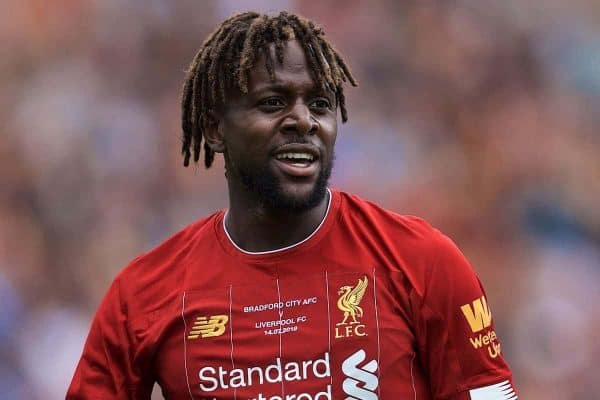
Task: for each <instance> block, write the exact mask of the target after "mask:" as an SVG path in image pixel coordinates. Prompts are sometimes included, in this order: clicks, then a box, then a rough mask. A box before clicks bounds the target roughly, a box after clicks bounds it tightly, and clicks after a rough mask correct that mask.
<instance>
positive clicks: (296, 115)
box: [281, 101, 319, 136]
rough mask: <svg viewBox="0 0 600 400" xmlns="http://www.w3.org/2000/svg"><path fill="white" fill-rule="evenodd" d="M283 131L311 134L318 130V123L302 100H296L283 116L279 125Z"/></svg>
mask: <svg viewBox="0 0 600 400" xmlns="http://www.w3.org/2000/svg"><path fill="white" fill-rule="evenodd" d="M281 128H282V130H283V131H284V132H285V133H296V134H298V135H302V136H304V135H312V134H315V133H316V132H317V131H318V130H319V123H318V122H317V120H316V119H315V117H314V116H313V115H312V114H311V112H310V110H309V108H308V106H307V105H306V104H304V102H301V101H299V102H297V103H296V104H295V105H294V107H292V109H291V110H290V113H289V114H288V115H287V116H286V117H285V120H284V121H283V124H282V126H281Z"/></svg>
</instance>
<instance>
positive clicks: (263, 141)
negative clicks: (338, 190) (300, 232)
mask: <svg viewBox="0 0 600 400" xmlns="http://www.w3.org/2000/svg"><path fill="white" fill-rule="evenodd" d="M271 50H273V49H271ZM272 55H273V59H274V60H275V61H274V72H275V81H271V79H270V77H269V74H268V72H267V70H266V68H265V61H264V58H263V57H260V58H259V59H257V61H256V64H255V65H256V66H255V67H254V69H252V70H251V71H250V73H249V80H248V93H247V94H245V95H240V94H238V95H234V96H229V97H228V100H227V104H226V106H225V109H224V110H223V115H222V118H221V123H222V132H223V133H222V134H223V137H224V144H225V157H226V162H227V170H228V179H229V180H230V181H231V180H237V181H238V182H237V183H241V184H242V185H243V186H244V187H245V188H246V189H247V190H248V191H250V192H251V193H253V194H254V195H255V196H257V197H258V198H259V199H260V201H262V202H264V203H265V204H266V205H268V206H269V207H271V208H275V209H281V210H295V211H304V210H308V209H310V208H313V207H315V206H316V205H318V204H319V203H320V202H321V200H322V199H323V197H324V196H325V194H326V187H327V181H328V179H329V176H330V174H331V169H332V165H333V148H334V144H335V139H336V134H337V120H336V116H337V114H336V103H335V96H334V94H333V93H332V92H326V91H323V90H322V89H321V88H320V87H319V86H318V85H316V84H315V82H314V80H313V78H312V77H311V74H310V70H309V66H308V64H307V60H306V57H305V56H304V52H303V51H302V47H301V45H300V44H299V43H298V42H297V41H290V42H287V44H286V47H285V51H284V62H283V64H279V62H278V61H277V60H276V59H275V54H274V52H273V53H272ZM231 183H232V182H230V184H231Z"/></svg>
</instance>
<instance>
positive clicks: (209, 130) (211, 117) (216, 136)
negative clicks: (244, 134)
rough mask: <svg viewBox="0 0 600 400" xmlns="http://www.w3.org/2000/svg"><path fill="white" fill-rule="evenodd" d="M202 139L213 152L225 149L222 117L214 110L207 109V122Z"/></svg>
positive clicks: (221, 151) (220, 151)
mask: <svg viewBox="0 0 600 400" xmlns="http://www.w3.org/2000/svg"><path fill="white" fill-rule="evenodd" d="M204 140H206V143H207V144H208V146H209V147H210V148H211V150H212V151H214V152H215V153H223V152H224V151H225V137H224V135H223V119H222V118H221V117H220V116H219V115H218V114H217V113H216V112H214V111H209V112H208V115H207V124H206V126H205V127H204Z"/></svg>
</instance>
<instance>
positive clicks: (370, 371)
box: [342, 349, 379, 400]
mask: <svg viewBox="0 0 600 400" xmlns="http://www.w3.org/2000/svg"><path fill="white" fill-rule="evenodd" d="M366 357H367V355H366V353H365V351H364V350H362V349H361V350H358V351H357V352H356V353H354V354H352V355H351V356H350V357H348V358H347V359H346V360H345V361H344V362H343V363H342V371H343V372H344V375H346V376H347V378H346V379H344V383H343V384H342V388H343V389H344V393H346V394H347V395H348V397H346V400H377V399H378V397H377V393H375V390H376V389H377V386H378V385H379V378H377V375H375V371H377V361H376V360H371V361H369V362H368V363H366V364H365V365H363V366H362V367H360V366H359V364H361V363H362V362H363V361H364V360H365V358H366Z"/></svg>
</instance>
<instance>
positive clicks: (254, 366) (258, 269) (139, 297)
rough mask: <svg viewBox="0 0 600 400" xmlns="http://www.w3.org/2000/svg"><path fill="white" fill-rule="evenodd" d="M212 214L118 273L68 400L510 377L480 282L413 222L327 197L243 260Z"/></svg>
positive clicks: (458, 390)
mask: <svg viewBox="0 0 600 400" xmlns="http://www.w3.org/2000/svg"><path fill="white" fill-rule="evenodd" d="M223 216H224V213H223V212H218V213H216V214H214V215H212V216H210V217H208V218H206V219H203V220H201V221H199V222H197V223H195V224H192V225H190V226H189V227H187V228H186V229H184V230H183V231H182V232H180V233H178V234H177V235H175V236H173V237H172V238H170V239H169V240H167V241H166V242H164V243H163V244H162V245H160V246H159V247H157V248H156V249H154V250H152V251H150V252H148V253H147V254H144V255H142V256H140V257H138V258H137V259H135V260H134V261H133V262H132V263H131V264H130V265H129V266H128V267H127V268H126V269H124V270H123V271H122V272H121V273H120V274H119V276H118V277H117V278H116V279H115V281H114V283H113V285H112V286H111V288H110V289H109V291H108V293H107V294H106V297H105V298H104V300H103V302H102V304H101V305H100V308H99V309H98V312H97V314H96V317H95V319H94V322H93V324H92V327H91V331H90V334H89V337H88V340H87V342H86V345H85V348H84V351H83V355H82V358H81V361H80V362H79V365H78V366H77V370H76V372H75V376H74V377H73V381H72V383H71V387H70V388H69V392H68V394H67V399H149V398H150V392H151V389H152V385H153V383H154V382H158V383H159V384H160V386H161V388H162V390H163V393H164V395H165V397H166V398H169V399H203V398H210V399H213V398H215V399H233V398H239V399H272V400H280V399H290V400H291V399H295V400H299V399H320V400H325V399H328V398H333V399H342V398H346V397H349V396H352V397H353V398H357V399H377V398H379V399H404V398H406V399H413V398H417V399H422V400H428V399H452V400H462V399H469V395H468V391H469V389H472V388H477V387H480V386H484V385H489V384H492V383H497V382H501V381H504V380H507V379H511V373H510V370H509V368H508V366H507V364H506V363H505V361H504V360H503V358H502V354H501V353H500V354H497V346H498V343H499V342H498V340H497V338H495V337H494V334H492V333H491V332H492V331H493V323H490V322H489V321H486V318H485V315H484V316H483V317H482V316H481V313H478V312H477V305H478V304H474V303H473V302H477V301H478V299H479V301H481V297H482V296H484V295H485V294H484V292H483V289H482V286H481V284H480V282H479V280H478V279H477V277H476V275H475V274H474V272H473V270H472V269H471V267H470V266H469V264H468V263H467V261H466V260H465V258H464V257H463V255H462V254H461V253H460V251H459V250H458V249H457V248H456V246H455V245H454V244H453V243H452V242H451V241H450V240H449V239H448V238H447V237H445V236H444V235H442V234H441V233H440V232H439V231H437V230H435V229H433V228H431V227H430V226H429V225H428V224H427V223H425V222H424V221H423V220H421V219H419V218H416V217H407V216H400V215H397V214H394V213H391V212H389V211H386V210H384V209H382V208H380V207H378V206H376V205H374V204H372V203H369V202H366V201H364V200H362V199H359V198H358V197H356V196H351V195H348V194H345V193H343V192H338V191H332V200H331V206H330V209H329V212H328V215H327V217H326V220H325V221H324V223H323V225H322V226H321V227H320V228H319V229H318V231H317V232H316V233H315V234H314V235H313V236H312V237H310V238H309V239H308V240H306V241H305V242H303V243H301V244H299V245H297V246H294V247H292V248H289V249H285V250H281V251H276V252H271V253H268V254H246V253H243V252H241V251H240V250H239V249H237V248H236V247H235V246H234V245H233V244H232V243H231V242H230V240H229V239H228V237H227V236H226V234H225V231H224V229H223ZM361 287H362V288H363V289H364V290H362V292H361V290H360V288H361ZM352 296H354V297H352ZM465 305H469V308H465V310H466V311H463V310H462V309H461V307H463V306H465ZM482 309H483V310H485V308H482ZM469 310H470V312H471V313H472V314H473V316H472V317H471V319H472V321H471V324H474V325H473V326H474V327H475V328H476V329H477V331H474V328H473V327H472V326H471V324H470V323H469V321H468V318H467V317H466V316H465V312H467V314H468V312H469ZM477 324H479V325H481V326H477ZM478 328H481V329H478ZM278 329H279V330H278ZM485 337H487V339H485ZM473 343H475V344H473ZM478 343H481V345H479V344H478ZM484 343H485V344H484ZM415 392H416V394H415Z"/></svg>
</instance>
